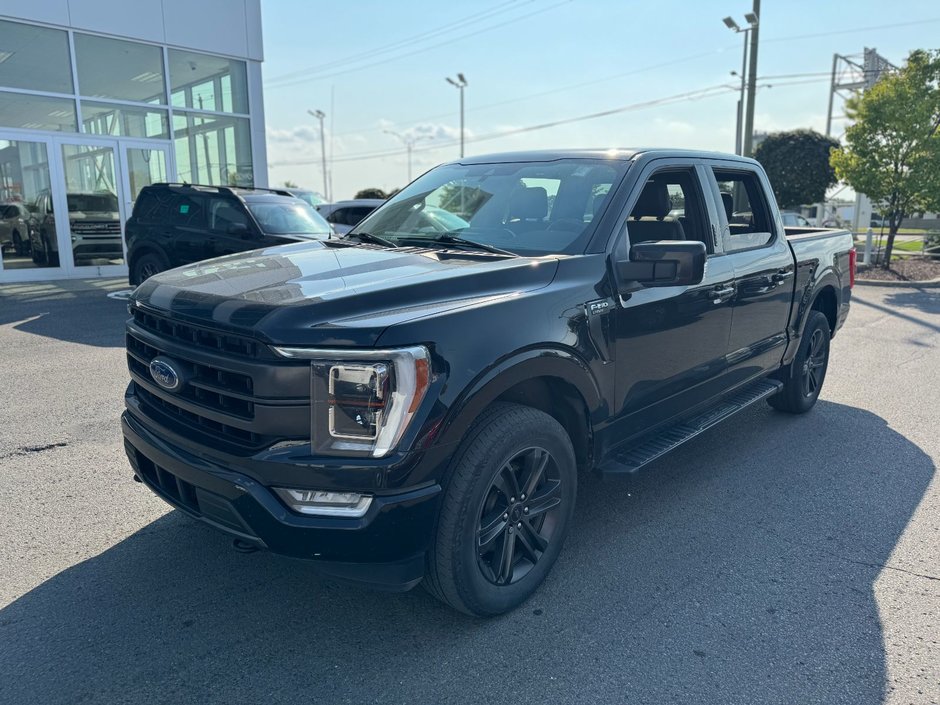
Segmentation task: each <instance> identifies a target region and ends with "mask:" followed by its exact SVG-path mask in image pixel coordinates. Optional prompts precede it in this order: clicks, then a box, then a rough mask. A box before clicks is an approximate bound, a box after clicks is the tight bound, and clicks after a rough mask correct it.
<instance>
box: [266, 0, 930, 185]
mask: <svg viewBox="0 0 940 705" xmlns="http://www.w3.org/2000/svg"><path fill="white" fill-rule="evenodd" d="M750 9H751V6H750V2H749V0H722V1H721V2H717V1H716V0H701V1H697V2H696V1H693V0H684V1H682V0H658V1H657V2H649V1H647V2H630V1H629V0H511V1H510V0H478V1H477V2H473V3H446V2H440V0H438V2H426V1H424V0H420V1H419V0H398V1H397V2H387V0H386V1H384V2H378V1H375V0H347V1H346V2H337V1H336V0H334V1H333V2H329V3H327V2H322V1H320V2H311V1H310V0H263V2H262V16H263V24H264V44H265V61H264V65H263V73H264V82H265V113H266V122H267V142H268V162H269V171H270V180H271V184H272V185H274V184H280V183H282V182H283V181H284V180H285V179H290V180H292V181H295V182H297V183H299V184H301V185H303V186H306V187H309V188H314V189H316V190H318V191H321V192H322V191H323V177H322V172H321V166H320V161H319V159H320V134H319V130H318V126H317V123H316V121H315V120H314V119H313V118H311V117H310V116H309V115H308V114H307V110H308V109H320V110H323V111H324V112H326V113H327V119H326V139H327V152H328V154H329V153H330V151H331V150H332V157H333V162H332V169H331V172H332V183H333V195H334V197H335V198H337V199H339V198H349V197H351V196H352V195H353V193H354V192H355V191H357V190H358V189H360V188H364V187H368V186H378V187H380V188H384V189H391V188H394V187H397V186H403V185H404V184H405V182H406V181H407V160H406V157H405V154H404V152H403V148H402V146H401V142H399V141H398V139H397V138H395V137H393V136H391V135H388V134H385V133H384V130H385V129H390V130H395V131H398V132H400V133H402V134H404V135H407V136H421V138H422V139H421V140H420V141H418V142H417V143H416V145H415V151H414V154H413V174H414V176H417V175H418V174H420V173H421V172H423V171H425V170H427V169H429V168H430V167H432V166H434V165H435V164H439V163H441V162H444V161H448V160H451V159H454V158H456V157H457V156H458V155H459V147H458V145H457V144H456V137H457V135H458V134H459V131H458V125H459V112H458V93H457V90H456V89H455V88H453V87H452V86H450V85H449V84H447V83H446V82H445V80H444V79H445V77H446V76H448V75H450V76H454V75H456V73H457V72H463V73H464V74H465V76H466V78H467V81H468V83H469V85H468V87H467V89H466V104H467V105H466V107H467V113H466V119H467V125H466V127H467V144H466V152H467V154H484V153H490V152H499V151H506V150H515V149H540V148H551V147H610V146H624V147H626V146H639V145H656V146H677V147H696V148H702V149H717V150H723V151H733V148H734V132H735V110H736V108H735V106H736V103H737V98H738V93H737V91H735V90H725V89H723V88H721V87H720V86H722V85H723V84H727V85H729V86H731V85H734V84H736V82H737V79H736V78H735V77H732V76H731V75H730V72H731V71H732V70H740V64H741V48H742V36H741V35H737V34H734V33H733V32H732V31H731V30H729V29H727V28H726V27H725V26H724V25H723V24H722V22H721V19H722V17H724V16H726V15H732V16H734V17H735V18H736V19H737V21H738V23H739V24H742V25H743V24H744V20H743V14H744V13H745V12H748V11H750ZM898 25H903V26H898ZM865 28H867V29H865ZM806 35H813V36H806ZM938 38H940V5H938V4H937V3H936V2H935V1H934V2H930V1H928V0H923V1H922V0H908V1H906V2H892V3H885V2H874V1H869V0H857V1H854V2H824V1H822V0H816V2H811V1H808V0H807V1H804V0H787V1H786V2H784V0H764V1H763V3H762V7H761V19H760V40H761V46H760V51H759V54H758V57H759V63H758V76H759V77H766V78H762V79H761V80H759V84H760V85H763V87H761V88H759V90H758V91H757V107H756V116H755V129H757V130H769V131H774V130H781V129H791V128H797V127H812V128H815V129H817V130H820V131H822V130H823V129H824V127H825V115H826V108H827V100H828V88H829V78H828V72H829V71H830V70H831V67H832V55H833V53H834V52H838V53H840V54H860V53H861V52H862V49H863V48H864V47H866V46H867V47H876V48H877V49H878V52H879V53H880V54H882V55H883V56H885V57H886V58H887V59H888V60H889V61H891V62H893V63H895V64H900V63H901V62H902V61H903V59H904V57H905V56H906V55H907V54H908V53H909V52H910V51H911V50H912V49H915V48H937V47H938V45H940V41H938ZM794 74H800V76H796V77H792V78H779V77H781V76H788V77H789V76H793V75H794ZM802 74H811V75H802ZM767 84H769V85H767ZM703 90H706V91H708V92H706V93H704V94H702V95H696V92H701V91H703ZM690 93H691V94H692V95H691V96H688V97H684V98H676V99H674V100H672V101H667V102H663V103H659V104H654V105H649V106H645V107H641V106H639V105H638V104H643V103H648V102H655V101H658V100H660V99H664V98H671V97H673V96H683V95H686V94H690ZM627 106H633V107H631V109H629V110H627V111H623V112H618V113H615V114H612V115H609V116H606V117H600V118H597V119H590V120H581V121H577V122H569V123H565V124H560V125H557V126H554V127H550V128H546V129H538V130H531V131H528V132H517V133H515V134H505V135H503V134H502V133H509V132H512V131H513V130H519V129H521V128H527V127H531V126H536V125H542V124H546V123H553V122H557V121H563V120H566V119H569V118H577V117H579V116H584V115H589V114H592V113H597V112H601V111H605V110H610V109H615V108H621V107H627ZM837 112H838V111H837ZM843 124H844V123H841V122H838V121H837V122H836V123H835V132H836V133H837V134H838V133H839V132H841V129H842V126H843ZM475 140H476V141H475ZM383 153H384V154H383ZM376 154H379V155H382V156H374V157H371V158H363V157H368V156H369V155H376Z"/></svg>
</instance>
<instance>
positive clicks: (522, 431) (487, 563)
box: [423, 403, 578, 617]
mask: <svg viewBox="0 0 940 705" xmlns="http://www.w3.org/2000/svg"><path fill="white" fill-rule="evenodd" d="M536 468H540V470H538V469H536ZM533 476H534V481H532V480H531V478H532V477H533ZM577 479H578V478H577V465H576V462H575V455H574V449H573V447H572V445H571V439H570V438H569V437H568V434H567V433H566V432H565V429H564V428H562V426H561V425H560V424H559V423H558V422H557V421H555V419H553V418H552V417H551V416H549V415H548V414H546V413H544V412H541V411H538V410H537V409H533V408H531V407H527V406H520V405H517V404H505V403H498V404H494V405H493V406H491V407H489V408H487V409H486V410H485V411H484V412H483V414H481V415H480V417H479V418H478V419H477V420H476V421H475V422H474V424H473V426H472V427H471V429H470V431H469V433H468V434H467V437H466V439H465V440H464V442H463V443H462V445H461V446H460V448H459V449H458V451H457V454H456V455H455V463H454V465H453V471H452V473H451V476H450V479H449V481H448V483H447V486H446V489H445V493H444V497H443V500H442V503H441V512H440V516H439V518H438V525H437V531H436V534H435V537H434V541H433V542H432V546H431V550H430V551H429V552H428V558H427V569H426V573H425V579H424V582H423V584H424V586H425V589H427V591H428V592H430V593H431V594H432V595H433V596H434V597H436V598H438V599H439V600H441V601H442V602H444V603H446V604H448V605H450V606H451V607H453V608H455V609H457V610H460V611H461V612H465V613H467V614H470V615H474V616H477V617H488V616H493V615H497V614H501V613H503V612H507V611H509V610H511V609H513V608H514V607H517V606H518V605H520V604H521V603H522V602H524V601H525V600H526V599H527V598H528V597H529V596H531V595H532V593H534V592H535V590H536V589H537V588H538V587H539V585H540V584H541V583H542V581H543V580H544V579H545V576H546V575H547V574H548V572H549V570H550V569H551V567H552V565H553V564H554V563H555V560H556V559H557V558H558V554H559V553H560V552H561V547H562V543H563V542H564V539H565V535H566V534H567V532H568V527H569V525H570V523H571V516H572V514H573V512H574V504H575V498H576V495H577ZM527 481H529V484H528V486H529V487H530V488H531V487H532V486H533V484H532V483H533V482H534V487H535V490H534V491H531V489H530V493H529V494H530V495H531V496H530V497H525V498H523V497H524V495H525V493H524V492H523V490H524V489H525V485H526V484H527ZM516 493H518V494H516ZM506 495H510V496H508V497H507V496H506ZM536 510H538V511H537V513H536ZM520 527H521V528H520ZM487 529H488V530H487ZM481 534H483V536H484V538H485V539H486V540H485V541H484V544H485V547H484V548H482V549H481V544H480V540H481ZM507 551H508V560H506V561H502V560H501V558H506V557H507Z"/></svg>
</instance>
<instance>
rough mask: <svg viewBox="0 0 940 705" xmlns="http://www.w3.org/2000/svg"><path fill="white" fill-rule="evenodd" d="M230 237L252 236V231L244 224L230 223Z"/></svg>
mask: <svg viewBox="0 0 940 705" xmlns="http://www.w3.org/2000/svg"><path fill="white" fill-rule="evenodd" d="M227 232H228V234H229V235H242V236H247V235H249V234H251V231H250V230H249V229H248V226H247V225H245V224H244V223H229V226H228V231H227Z"/></svg>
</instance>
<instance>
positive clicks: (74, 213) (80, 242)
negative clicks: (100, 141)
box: [30, 190, 124, 267]
mask: <svg viewBox="0 0 940 705" xmlns="http://www.w3.org/2000/svg"><path fill="white" fill-rule="evenodd" d="M65 202H66V207H67V208H68V223H69V234H70V238H71V244H72V256H73V258H74V262H75V264H77V265H86V264H91V263H92V262H93V261H94V260H99V259H107V260H112V259H121V258H123V257H124V249H123V247H122V243H121V216H120V212H119V208H118V200H117V196H115V195H114V194H113V193H111V192H110V191H94V192H88V193H82V192H70V193H67V194H65ZM32 211H33V213H32V215H33V227H32V229H31V232H30V251H31V254H32V257H33V262H35V263H36V264H42V265H49V266H53V267H56V266H58V265H59V241H58V238H57V236H56V225H55V208H54V204H53V199H52V192H51V191H48V190H45V191H42V192H41V193H40V194H39V196H38V197H37V199H36V203H35V205H34V207H33V209H32Z"/></svg>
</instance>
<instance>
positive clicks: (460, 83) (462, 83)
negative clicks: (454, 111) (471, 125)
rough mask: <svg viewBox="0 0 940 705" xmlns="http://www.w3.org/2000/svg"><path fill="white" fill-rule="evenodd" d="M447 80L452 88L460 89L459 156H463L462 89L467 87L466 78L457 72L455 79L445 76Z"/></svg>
mask: <svg viewBox="0 0 940 705" xmlns="http://www.w3.org/2000/svg"><path fill="white" fill-rule="evenodd" d="M446 80H447V82H448V83H449V84H450V85H452V86H453V87H454V88H456V89H457V90H459V91H460V158H461V159H462V158H463V142H464V131H463V113H464V111H463V89H464V88H466V87H467V79H466V78H464V75H463V74H462V73H458V74H457V80H456V81H455V80H454V79H452V78H450V77H449V76H448V77H447V79H446Z"/></svg>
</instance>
